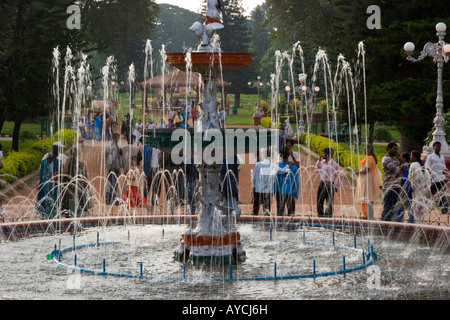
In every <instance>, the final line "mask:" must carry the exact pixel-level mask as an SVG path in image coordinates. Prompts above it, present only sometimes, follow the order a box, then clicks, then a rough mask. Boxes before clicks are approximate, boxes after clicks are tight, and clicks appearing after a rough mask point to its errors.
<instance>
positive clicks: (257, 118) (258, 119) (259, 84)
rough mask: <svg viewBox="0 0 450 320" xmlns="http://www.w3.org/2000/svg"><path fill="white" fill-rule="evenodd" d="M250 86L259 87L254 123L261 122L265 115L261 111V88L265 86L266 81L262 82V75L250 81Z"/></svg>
mask: <svg viewBox="0 0 450 320" xmlns="http://www.w3.org/2000/svg"><path fill="white" fill-rule="evenodd" d="M248 86H249V87H250V88H257V89H258V101H257V103H256V112H255V113H254V114H253V123H254V124H261V118H262V116H263V114H262V112H261V105H260V104H261V89H262V88H263V87H264V83H262V82H261V77H260V76H258V77H257V81H256V82H254V83H251V82H249V83H248Z"/></svg>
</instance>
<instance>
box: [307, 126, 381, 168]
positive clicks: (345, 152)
mask: <svg viewBox="0 0 450 320" xmlns="http://www.w3.org/2000/svg"><path fill="white" fill-rule="evenodd" d="M299 141H300V143H301V144H304V145H306V146H308V147H309V148H310V149H311V151H313V152H315V153H317V154H319V155H320V154H322V150H323V149H324V148H333V149H334V155H333V159H334V160H335V161H336V162H338V163H339V165H340V166H341V167H344V168H351V169H353V170H359V162H360V161H361V160H362V159H364V158H365V155H364V154H359V153H352V152H351V151H350V150H349V149H348V148H347V147H345V146H344V145H342V144H340V143H339V144H337V143H336V142H335V141H334V140H331V139H328V138H326V137H321V136H317V135H315V134H309V135H308V134H306V133H304V134H302V135H301V136H300V140H299ZM376 156H377V161H378V164H377V166H378V169H380V171H381V172H383V171H382V166H381V159H382V158H383V156H384V155H383V154H378V155H376Z"/></svg>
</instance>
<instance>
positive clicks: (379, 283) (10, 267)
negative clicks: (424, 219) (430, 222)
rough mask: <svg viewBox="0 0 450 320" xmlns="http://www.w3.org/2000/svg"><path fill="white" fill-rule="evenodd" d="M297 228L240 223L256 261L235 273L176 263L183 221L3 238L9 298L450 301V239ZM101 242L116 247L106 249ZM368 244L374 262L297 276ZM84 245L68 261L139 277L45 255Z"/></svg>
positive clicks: (4, 292)
mask: <svg viewBox="0 0 450 320" xmlns="http://www.w3.org/2000/svg"><path fill="white" fill-rule="evenodd" d="M298 227H299V226H296V227H295V228H292V225H289V224H283V223H279V224H276V225H271V226H268V225H267V224H238V225H237V228H238V231H239V232H240V233H241V237H242V243H243V246H244V248H245V251H246V254H247V260H246V261H245V262H243V263H239V264H237V265H233V266H232V268H231V270H230V268H229V266H222V267H217V266H214V267H212V266H202V267H198V266H190V265H187V266H186V267H185V266H184V265H183V264H182V263H179V262H177V261H174V260H173V258H172V254H173V250H174V249H175V248H176V247H177V246H178V243H179V234H180V233H182V232H184V231H186V230H187V229H188V228H189V225H184V224H181V225H180V224H175V225H167V224H165V225H155V224H143V225H137V224H134V225H122V226H109V227H94V228H87V229H84V230H83V231H81V232H77V234H76V235H75V237H74V234H73V233H62V234H50V233H44V234H43V235H41V236H33V237H27V238H24V239H21V240H14V241H12V240H8V238H6V237H4V238H3V240H2V244H1V246H0V251H1V252H0V283H1V285H0V299H54V298H58V299H61V298H63V299H90V300H91V299H177V300H178V299H186V297H189V299H194V300H196V299H213V300H217V299H239V300H243V299H244V300H245V299H272V300H278V299H449V298H450V263H449V262H450V259H449V255H448V242H445V241H444V242H442V241H438V242H436V243H435V244H432V245H431V244H423V243H419V242H418V241H415V240H414V238H415V236H414V235H412V236H411V237H409V239H410V240H408V241H400V240H398V239H396V240H392V239H391V237H388V236H386V234H385V235H383V234H379V233H378V232H377V233H375V232H372V231H371V230H370V229H362V230H361V232H360V234H358V235H357V236H356V237H355V236H354V235H352V234H350V233H348V232H346V231H344V232H341V231H338V230H334V231H332V230H329V229H326V228H322V227H316V226H300V228H298ZM416 238H418V237H416ZM305 240H306V241H305ZM97 241H98V242H99V243H108V244H107V245H100V246H97V245H96V243H97ZM116 242H117V243H116ZM368 242H370V244H371V245H373V247H374V250H375V251H376V253H377V255H378V259H377V260H376V261H375V263H374V264H373V265H370V266H368V267H367V268H363V269H360V270H355V271H353V272H350V273H346V274H334V275H331V276H327V277H315V278H314V277H310V278H309V277H307V278H295V277H292V276H296V275H305V274H311V273H313V272H316V273H317V274H320V273H326V272H329V271H336V270H342V269H343V268H346V269H350V268H352V267H355V266H358V265H361V264H362V263H363V257H362V255H361V250H367V246H368ZM355 243H356V248H357V249H355V250H353V249H354V247H355ZM439 243H440V244H439ZM83 244H94V246H90V247H84V248H78V249H77V250H68V251H67V252H65V253H64V254H63V255H62V257H61V263H62V264H64V265H68V266H72V267H73V266H75V265H76V266H77V267H78V268H83V269H86V270H97V271H98V272H99V273H101V272H103V271H104V272H106V273H111V274H127V275H136V276H137V277H132V278H130V277H114V276H104V275H95V274H89V273H84V272H79V271H77V270H74V269H73V268H64V267H62V266H61V265H60V264H59V263H55V261H54V260H52V259H50V260H48V259H47V257H46V256H47V255H48V254H49V253H51V252H52V251H53V250H54V249H55V245H56V247H57V248H59V246H60V247H61V249H63V248H72V247H73V246H74V245H75V247H78V246H80V245H83ZM332 244H334V245H332ZM75 255H76V262H75ZM344 257H345V258H344ZM343 260H345V262H344V261H343ZM366 262H367V261H366ZM343 263H345V267H344V266H343ZM139 276H143V277H139ZM229 278H234V279H247V281H229V280H227V279H229ZM251 278H254V279H253V280H252V279H251ZM258 278H267V279H266V281H258ZM273 278H275V279H273ZM276 279H278V280H276ZM221 280H222V281H221Z"/></svg>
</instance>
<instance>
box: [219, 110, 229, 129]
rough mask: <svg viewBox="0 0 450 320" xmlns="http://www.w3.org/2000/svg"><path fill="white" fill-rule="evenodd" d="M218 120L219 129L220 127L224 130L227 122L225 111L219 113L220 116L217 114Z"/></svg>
mask: <svg viewBox="0 0 450 320" xmlns="http://www.w3.org/2000/svg"><path fill="white" fill-rule="evenodd" d="M219 120H220V127H221V128H224V127H225V123H226V120H227V112H226V111H225V109H222V110H221V111H220V114H219Z"/></svg>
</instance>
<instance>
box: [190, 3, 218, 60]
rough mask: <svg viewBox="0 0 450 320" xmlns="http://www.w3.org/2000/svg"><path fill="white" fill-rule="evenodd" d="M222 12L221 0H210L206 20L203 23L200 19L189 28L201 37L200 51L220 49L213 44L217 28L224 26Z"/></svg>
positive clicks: (198, 49)
mask: <svg viewBox="0 0 450 320" xmlns="http://www.w3.org/2000/svg"><path fill="white" fill-rule="evenodd" d="M221 12H222V1H221V0H208V9H207V11H206V20H205V22H204V23H203V24H202V23H200V22H198V21H196V22H194V24H193V25H192V26H191V27H190V28H189V30H191V31H192V32H194V33H195V35H196V36H197V37H198V38H199V39H200V41H201V43H200V45H199V46H198V48H197V51H199V52H211V51H214V50H216V51H217V50H219V49H218V48H217V47H216V46H212V45H211V44H212V41H213V37H214V34H215V33H216V31H217V30H220V29H222V28H223V27H224V26H223V24H222V23H221V20H220V13H221Z"/></svg>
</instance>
